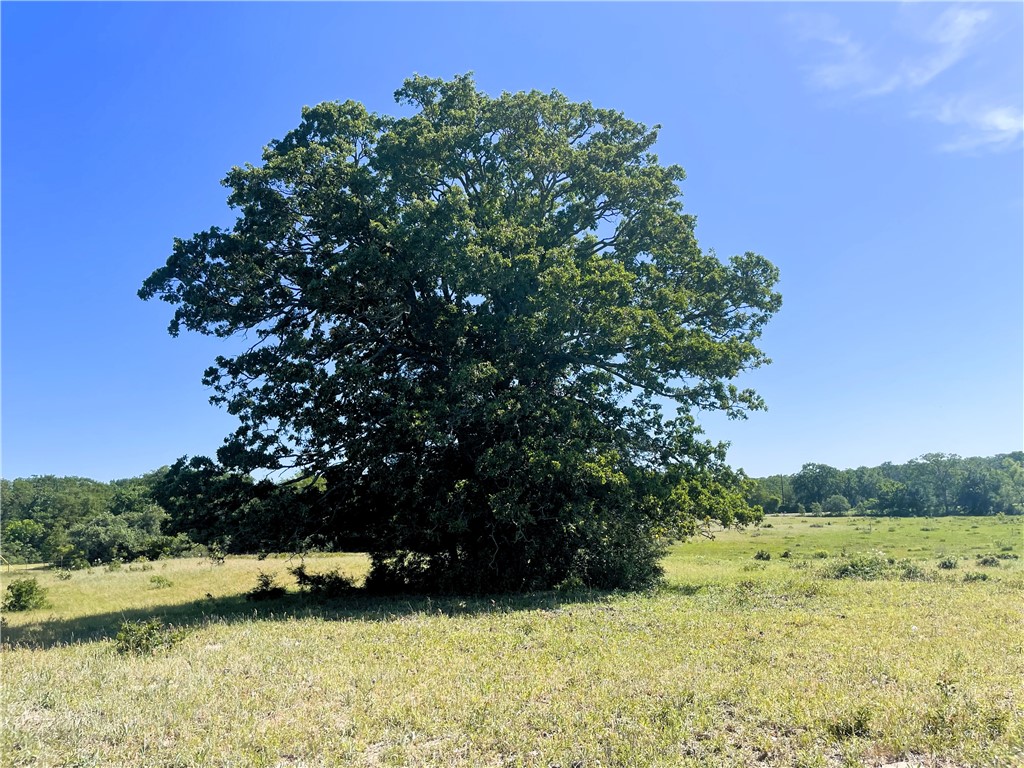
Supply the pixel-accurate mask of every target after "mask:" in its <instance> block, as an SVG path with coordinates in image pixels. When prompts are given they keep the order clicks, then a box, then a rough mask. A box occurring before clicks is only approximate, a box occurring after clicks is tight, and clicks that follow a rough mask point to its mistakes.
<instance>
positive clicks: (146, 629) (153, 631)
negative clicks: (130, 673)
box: [114, 619, 185, 654]
mask: <svg viewBox="0 0 1024 768" xmlns="http://www.w3.org/2000/svg"><path fill="white" fill-rule="evenodd" d="M184 636H185V630H183V629H177V630H176V629H173V628H171V627H165V626H164V624H163V622H161V621H160V619H146V620H144V621H126V622H124V623H123V624H122V625H121V629H120V630H118V632H117V637H116V638H114V642H115V648H116V649H117V652H118V653H135V654H147V653H156V652H157V651H159V650H163V649H167V648H170V647H171V646H173V645H175V644H176V643H177V642H179V641H180V640H181V639H182V638H183V637H184Z"/></svg>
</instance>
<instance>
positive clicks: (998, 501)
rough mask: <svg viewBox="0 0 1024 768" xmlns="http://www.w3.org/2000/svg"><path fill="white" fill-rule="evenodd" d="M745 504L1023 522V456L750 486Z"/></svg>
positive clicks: (936, 458)
mask: <svg viewBox="0 0 1024 768" xmlns="http://www.w3.org/2000/svg"><path fill="white" fill-rule="evenodd" d="M749 483H750V484H749V486H748V489H747V501H748V503H750V504H757V505H759V506H761V508H762V509H764V511H765V512H768V513H777V512H783V513H799V514H812V515H822V514H824V515H841V514H844V513H847V512H850V511H854V512H857V513H860V514H868V515H886V516H896V517H912V516H925V515H929V516H930V515H994V514H1000V513H1002V514H1007V515H1020V514H1024V452H1022V451H1015V452H1013V453H1007V454H999V455H997V456H991V457H987V458H978V457H974V458H962V457H960V456H957V455H955V454H949V453H926V454H924V455H923V456H920V457H919V458H916V459H913V460H912V461H909V462H907V463H906V464H892V463H888V462H887V463H885V464H882V465H881V466H878V467H858V468H857V469H836V468H835V467H830V466H829V465H827V464H804V466H803V467H802V468H801V469H800V471H799V472H797V473H796V474H795V475H772V476H771V477H762V478H755V479H752V480H750V481H749Z"/></svg>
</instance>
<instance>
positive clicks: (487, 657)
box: [0, 517, 1024, 768]
mask: <svg viewBox="0 0 1024 768" xmlns="http://www.w3.org/2000/svg"><path fill="white" fill-rule="evenodd" d="M830 522H831V524H829V523H830ZM769 524H770V525H771V528H762V529H760V530H748V531H745V532H733V531H730V532H724V533H721V534H719V535H718V536H717V537H716V539H715V540H714V541H702V540H697V541H694V542H690V543H687V544H683V545H680V546H678V547H676V548H675V549H674V550H673V552H672V553H671V555H670V556H669V557H668V558H667V560H666V571H667V583H666V586H665V587H664V588H662V589H659V590H657V591H655V592H653V593H650V594H639V595H621V594H582V595H558V594H554V593H545V594H541V595H532V596H522V597H512V598H508V597H501V598H494V599H493V600H492V599H490V598H474V599H469V598H466V599H460V598H444V599H430V598H425V597H415V598H395V599H388V600H382V599H371V598H367V597H361V596H357V597H353V598H348V599H344V600H338V601H333V602H330V603H324V604H320V603H316V602H313V601H309V600H304V599H302V598H300V597H298V596H294V595H293V596H288V597H286V598H284V599H282V600H278V601H269V602H266V603H252V602H248V601H246V600H245V599H244V597H242V595H243V593H244V592H246V591H247V590H249V589H251V588H252V587H253V586H254V585H255V582H256V576H257V574H258V573H260V572H261V571H262V572H265V573H274V574H277V575H278V580H279V581H280V582H281V583H283V584H286V585H288V586H289V587H290V588H291V589H292V590H294V580H292V579H291V578H290V577H289V576H288V574H287V568H289V567H291V566H293V565H295V564H296V563H297V561H291V562H289V561H288V560H286V559H284V558H273V557H272V558H268V559H266V560H263V561H259V560H256V559H255V558H232V557H229V558H228V559H227V561H226V562H225V563H224V564H223V565H214V564H212V563H211V562H210V561H208V560H179V561H168V562H166V563H160V562H158V563H154V564H152V565H153V569H152V570H145V571H144V570H138V568H139V567H140V566H133V568H136V570H128V566H127V565H126V566H124V567H123V568H122V569H121V570H120V571H115V572H109V571H107V570H105V569H103V568H94V569H91V570H90V571H89V572H75V573H74V574H72V577H71V579H70V580H67V581H59V580H57V578H56V574H54V573H53V572H50V571H35V572H32V573H34V574H35V575H37V577H38V578H39V580H40V583H42V584H44V586H46V587H47V588H48V589H49V595H50V598H51V606H50V607H49V608H45V609H42V610H39V611H32V612H26V613H24V614H9V615H7V616H6V617H5V619H6V620H7V622H8V627H7V628H6V630H5V634H6V640H8V641H12V642H15V641H17V642H21V643H23V645H21V646H19V647H13V648H12V647H7V648H5V650H4V652H3V656H4V658H3V662H4V663H3V672H2V675H3V684H4V688H3V690H4V694H3V715H4V725H3V730H2V741H0V748H2V756H3V762H4V764H7V765H39V766H50V765H52V766H57V765H147V766H148V765H161V766H163V765H167V766H172V765H182V766H203V765H219V766H228V765H232V766H264V765H265V766H300V765H307V766H314V765H315V766H319V765H332V766H372V765H396V766H398V765H420V766H505V765H512V766H515V765H521V766H545V768H547V767H549V766H552V765H559V766H562V767H563V768H568V766H572V765H578V766H693V767H694V768H696V767H697V766H739V765H775V766H856V765H864V766H878V765H883V764H885V763H887V762H893V761H896V760H897V759H901V758H908V757H912V756H920V757H922V758H926V759H929V760H934V761H938V762H936V763H935V764H936V765H960V766H1018V765H1021V764H1022V761H1024V712H1022V706H1024V691H1022V684H1021V680H1024V571H1022V568H1021V561H1020V560H1015V559H1013V558H1012V557H1004V558H1003V559H1000V560H999V564H998V565H997V566H994V567H993V566H988V567H981V566H978V565H977V564H976V557H977V555H979V554H984V553H989V552H999V553H1002V554H1003V555H1013V554H1021V552H1022V551H1024V547H1022V546H1021V545H1022V543H1024V542H1022V528H1021V521H1019V520H1013V519H1010V520H999V519H986V520H981V521H978V520H972V519H971V518H962V519H949V518H947V519H940V520H922V519H913V520H875V521H868V520H864V519H857V518H841V519H835V520H831V521H829V520H828V519H817V520H815V519H810V518H799V519H798V518H778V517H777V518H771V519H770V520H769ZM972 525H977V526H978V527H976V528H972V527H971V526H972ZM812 526H821V527H812ZM922 527H927V528H933V529H934V530H929V531H921V530H920V529H921V528H922ZM890 529H892V530H890ZM1007 547H1010V548H1011V549H1006V548H1007ZM844 549H845V550H846V552H847V554H853V553H856V552H861V551H882V552H885V553H886V554H887V555H889V556H892V557H894V558H899V559H903V558H907V559H910V560H913V561H915V562H916V563H918V564H919V565H920V567H921V569H922V570H923V571H924V572H925V576H926V580H921V581H900V580H895V579H886V580H878V581H854V580H847V579H843V580H836V579H829V578H825V577H824V576H823V570H824V566H825V565H826V564H827V563H829V562H834V561H835V559H836V558H838V557H840V556H841V555H842V552H843V550H844ZM758 550H765V551H766V552H768V553H769V554H770V555H771V559H770V560H768V561H757V560H754V559H753V555H754V553H755V552H757V551H758ZM786 550H789V553H790V556H789V557H786V558H783V557H782V554H783V553H784V552H785V551H786ZM821 552H827V553H828V557H827V558H825V557H820V556H817V555H819V553H821ZM941 557H955V558H957V559H958V565H957V567H956V568H954V569H951V570H943V569H939V568H938V565H937V563H938V560H939V559H940V558H941ZM307 565H308V566H309V568H310V570H315V571H319V570H328V569H332V568H340V569H341V570H342V571H343V572H345V573H349V574H351V575H354V576H359V575H361V573H362V572H364V571H365V567H366V561H365V559H364V558H362V557H361V556H357V555H346V556H330V557H318V558H313V559H310V560H307ZM974 572H978V573H982V572H983V573H985V574H987V576H988V578H987V580H985V581H973V582H965V581H964V577H965V575H966V574H968V573H974ZM17 575H19V574H18V573H17V571H11V572H10V573H3V574H2V579H0V585H2V584H6V583H8V582H9V580H10V578H12V577H14V576H17ZM154 575H160V576H163V577H164V578H165V579H167V580H169V581H170V582H171V585H170V586H156V585H154V584H153V583H152V581H151V577H153V576H154ZM153 615H156V616H160V617H162V619H163V621H165V622H166V623H167V624H174V625H178V626H181V627H184V628H185V629H186V633H185V636H184V638H183V639H182V640H181V641H180V642H178V643H177V644H175V645H173V646H172V647H170V648H169V649H167V650H161V651H159V652H157V653H155V654H153V655H144V656H135V655H121V654H118V653H117V652H116V650H115V643H114V641H113V637H114V635H115V634H116V632H117V630H118V627H119V626H120V623H121V622H122V621H123V620H124V619H140V618H144V617H149V616H153Z"/></svg>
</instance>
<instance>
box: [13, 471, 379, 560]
mask: <svg viewBox="0 0 1024 768" xmlns="http://www.w3.org/2000/svg"><path fill="white" fill-rule="evenodd" d="M333 507H334V504H333V499H332V498H331V494H328V493H326V492H325V491H324V489H323V487H322V486H320V485H318V484H316V483H309V482H303V483H275V482H272V481H269V480H263V481H255V480H254V479H253V478H251V477H249V476H247V475H242V474H238V473H229V472H224V470H223V469H221V468H220V467H218V466H217V465H216V464H215V463H214V462H213V461H212V460H210V459H208V458H205V457H196V458H192V459H189V458H188V457H184V458H182V459H179V460H178V461H177V462H175V464H174V465H173V466H170V467H162V468H161V469H158V470H155V471H153V472H150V473H148V474H145V475H142V476H140V477H133V478H128V479H125V480H115V481H113V482H110V483H101V482H97V481H95V480H89V479H86V478H82V477H55V476H53V475H45V476H35V477H29V478H19V479H17V480H0V511H2V516H0V552H2V554H3V556H4V558H5V559H6V560H7V561H8V562H11V563H24V562H47V563H53V564H54V565H56V566H58V567H62V568H77V567H83V566H85V565H91V564H95V563H109V562H113V561H115V560H120V561H125V562H128V561H132V560H138V559H147V560H153V559H156V558H159V557H181V556H185V555H192V554H196V555H202V554H208V553H213V554H219V553H257V552H261V551H265V552H269V551H306V550H310V549H341V548H349V549H352V548H365V547H366V545H367V542H365V541H362V540H360V539H359V537H358V536H356V535H354V534H353V533H351V532H350V527H349V526H346V525H343V524H341V522H339V521H336V520H334V519H333V518H334V517H335V515H334V514H333V512H332V508H333ZM351 517H352V516H351V515H349V516H347V518H348V519H347V520H346V521H342V522H354V521H353V520H351V519H350V518H351Z"/></svg>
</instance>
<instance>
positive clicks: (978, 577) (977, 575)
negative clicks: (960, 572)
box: [964, 571, 988, 584]
mask: <svg viewBox="0 0 1024 768" xmlns="http://www.w3.org/2000/svg"><path fill="white" fill-rule="evenodd" d="M974 581H988V574H987V573H981V572H980V571H971V572H970V573H965V574H964V583H966V584H970V583H971V582H974Z"/></svg>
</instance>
